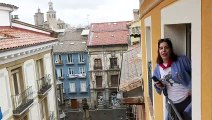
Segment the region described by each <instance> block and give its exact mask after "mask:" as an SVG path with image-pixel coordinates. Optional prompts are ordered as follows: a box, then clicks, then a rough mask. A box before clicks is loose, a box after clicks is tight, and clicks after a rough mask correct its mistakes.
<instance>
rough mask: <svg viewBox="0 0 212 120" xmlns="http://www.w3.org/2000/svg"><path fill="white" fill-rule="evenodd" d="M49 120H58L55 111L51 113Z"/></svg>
mask: <svg viewBox="0 0 212 120" xmlns="http://www.w3.org/2000/svg"><path fill="white" fill-rule="evenodd" d="M48 120H56V117H55V115H54V112H53V111H51V112H50V113H49V118H48Z"/></svg>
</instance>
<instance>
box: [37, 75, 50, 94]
mask: <svg viewBox="0 0 212 120" xmlns="http://www.w3.org/2000/svg"><path fill="white" fill-rule="evenodd" d="M37 85H38V95H41V96H42V95H45V94H46V93H47V92H48V91H49V90H50V88H51V78H50V76H46V77H43V78H41V79H39V80H37Z"/></svg>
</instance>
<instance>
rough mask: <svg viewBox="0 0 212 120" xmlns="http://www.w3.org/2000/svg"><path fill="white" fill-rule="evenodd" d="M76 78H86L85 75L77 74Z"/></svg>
mask: <svg viewBox="0 0 212 120" xmlns="http://www.w3.org/2000/svg"><path fill="white" fill-rule="evenodd" d="M77 78H86V73H82V74H78V75H77Z"/></svg>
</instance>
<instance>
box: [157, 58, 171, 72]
mask: <svg viewBox="0 0 212 120" xmlns="http://www.w3.org/2000/svg"><path fill="white" fill-rule="evenodd" d="M172 63H173V61H172V60H169V61H168V64H167V66H164V64H163V63H161V64H159V65H160V66H161V67H162V68H163V70H165V69H166V68H168V67H171V66H172Z"/></svg>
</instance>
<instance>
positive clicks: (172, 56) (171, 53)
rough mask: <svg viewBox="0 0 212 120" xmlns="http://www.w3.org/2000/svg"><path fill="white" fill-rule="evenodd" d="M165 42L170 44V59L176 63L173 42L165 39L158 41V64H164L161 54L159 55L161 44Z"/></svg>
mask: <svg viewBox="0 0 212 120" xmlns="http://www.w3.org/2000/svg"><path fill="white" fill-rule="evenodd" d="M163 42H166V43H167V44H168V46H169V48H170V58H171V59H172V60H173V61H176V60H177V55H176V54H175V53H174V50H173V46H172V42H171V40H170V38H164V39H160V40H158V57H157V61H156V62H157V63H158V64H161V63H163V59H162V58H161V56H160V53H159V47H160V44H161V43H163Z"/></svg>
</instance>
